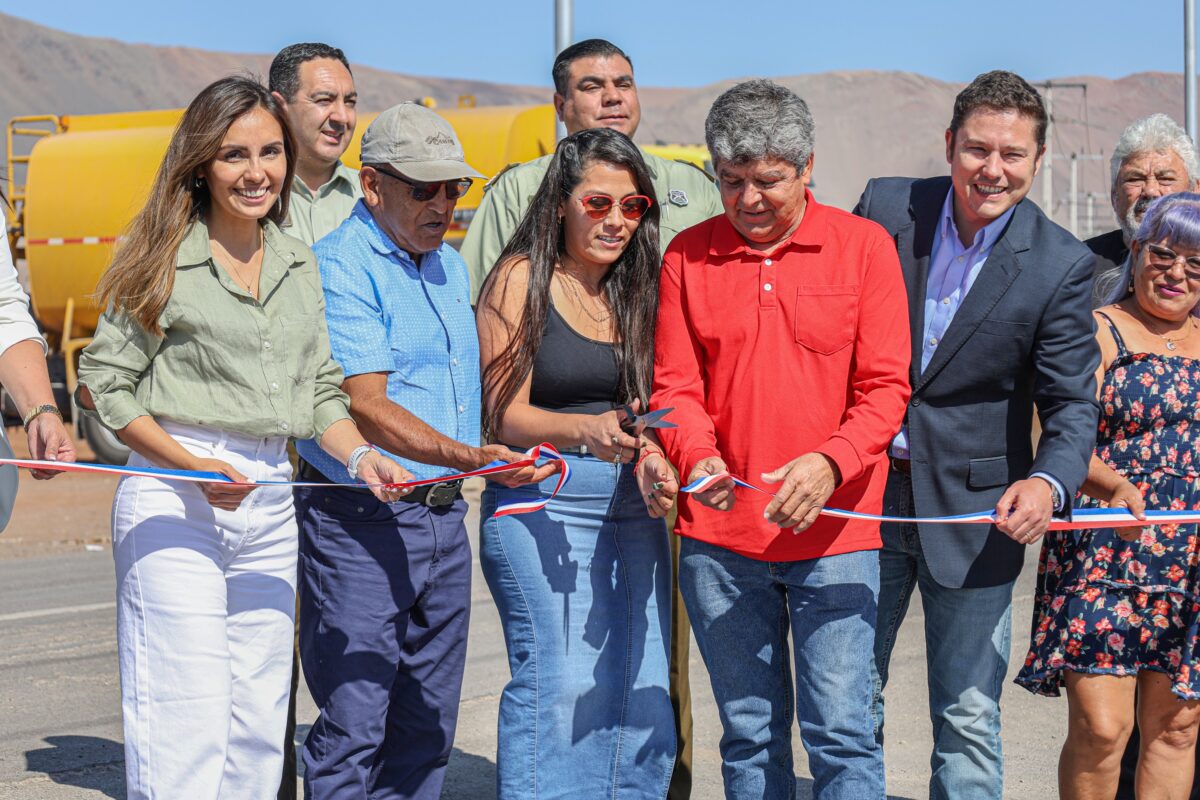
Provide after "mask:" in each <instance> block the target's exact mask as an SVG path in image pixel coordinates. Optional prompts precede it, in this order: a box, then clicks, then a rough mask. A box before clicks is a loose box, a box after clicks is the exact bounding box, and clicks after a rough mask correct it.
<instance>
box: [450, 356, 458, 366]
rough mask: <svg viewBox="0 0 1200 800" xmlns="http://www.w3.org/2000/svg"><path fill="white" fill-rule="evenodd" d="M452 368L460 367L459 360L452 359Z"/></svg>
mask: <svg viewBox="0 0 1200 800" xmlns="http://www.w3.org/2000/svg"><path fill="white" fill-rule="evenodd" d="M450 366H452V367H457V366H458V359H457V358H452V359H450Z"/></svg>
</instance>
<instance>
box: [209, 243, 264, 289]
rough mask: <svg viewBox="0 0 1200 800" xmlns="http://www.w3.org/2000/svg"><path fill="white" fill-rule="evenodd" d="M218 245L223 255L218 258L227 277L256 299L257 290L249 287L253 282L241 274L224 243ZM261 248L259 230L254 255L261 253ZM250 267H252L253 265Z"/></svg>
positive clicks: (238, 266) (239, 267)
mask: <svg viewBox="0 0 1200 800" xmlns="http://www.w3.org/2000/svg"><path fill="white" fill-rule="evenodd" d="M220 247H221V253H222V255H223V258H221V259H220V260H221V261H222V262H223V263H222V265H221V266H223V267H224V268H225V273H226V274H227V275H229V277H231V278H233V282H234V283H235V284H237V286H238V287H239V288H242V289H245V290H246V292H247V293H248V294H249V295H250V296H251V297H253V298H255V299H257V298H258V292H256V291H254V289H253V288H251V287H252V283H253V282H252V281H250V280H249V279H247V278H246V277H245V276H243V275H242V270H241V266H240V265H238V262H237V259H235V258H234V257H233V256H231V255H230V254H229V251H228V250H227V249H225V245H220ZM262 248H263V237H262V231H261V230H260V231H259V234H258V250H257V251H256V253H255V255H258V254H261V253H262ZM214 255H215V254H214ZM251 259H253V256H251ZM251 269H253V267H252V268H251Z"/></svg>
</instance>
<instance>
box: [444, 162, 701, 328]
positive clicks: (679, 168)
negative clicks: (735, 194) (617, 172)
mask: <svg viewBox="0 0 1200 800" xmlns="http://www.w3.org/2000/svg"><path fill="white" fill-rule="evenodd" d="M642 156H643V157H644V158H645V159H646V166H647V167H648V168H649V169H650V178H651V180H653V182H654V197H655V200H657V201H658V204H659V223H658V229H659V247H660V249H661V250H662V252H666V250H667V245H669V244H670V243H671V240H672V239H674V238H675V234H677V233H679V232H680V231H683V230H686V229H687V228H690V227H692V226H693V225H696V224H699V223H701V222H703V221H704V220H706V219H708V218H710V217H715V216H717V215H718V214H721V213H724V209H722V208H721V198H720V196H719V195H718V194H717V187H716V184H715V183H714V182H713V179H712V178H711V177H710V176H709V175H708V174H707V173H706V172H704V170H702V169H700V168H699V167H696V166H695V165H693V164H689V163H686V162H683V161H669V160H667V159H665V158H661V157H659V156H656V155H651V154H650V153H647V152H645V151H642ZM553 157H554V156H553V155H546V156H542V157H541V158H538V159H534V160H533V161H529V162H527V163H525V164H519V165H517V166H515V167H509V168H508V169H505V170H504V171H503V172H501V173H500V174H499V175H497V176H496V177H495V178H493V179H492V180H491V182H489V184H488V186H487V187H486V188H485V191H484V195H483V200H482V201H481V202H480V203H479V209H478V210H477V211H476V212H475V218H474V219H473V220H471V227H470V228H469V229H468V230H467V236H466V238H465V239H464V240H463V244H462V249H461V252H462V257H463V259H464V260H466V262H467V269H468V271H469V272H470V274H471V303H472V304H474V303H475V302H476V301H477V300H478V299H479V290H480V288H481V287H482V286H483V280H484V278H486V277H487V274H488V272H490V271H491V269H492V267H493V266H495V264H496V259H498V258H499V257H500V252H501V251H502V250H503V249H504V245H506V244H508V240H509V238H510V237H511V236H512V235H513V233H514V232H516V230H517V225H519V224H520V222H521V218H522V217H523V216H525V211H526V210H527V209H528V208H529V204H530V202H532V201H533V195H534V194H535V193H536V192H537V189H538V187H539V186H540V185H541V183H542V178H544V177H545V176H546V171H547V170H548V169H549V168H550V159H551V158H553Z"/></svg>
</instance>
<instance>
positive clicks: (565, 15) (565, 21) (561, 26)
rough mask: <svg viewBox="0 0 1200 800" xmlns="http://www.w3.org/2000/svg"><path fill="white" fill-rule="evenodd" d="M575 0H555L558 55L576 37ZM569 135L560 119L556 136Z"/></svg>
mask: <svg viewBox="0 0 1200 800" xmlns="http://www.w3.org/2000/svg"><path fill="white" fill-rule="evenodd" d="M574 15H575V9H574V0H554V55H555V56H557V55H558V54H559V53H561V52H562V51H563V50H566V49H567V48H568V47H570V46H571V42H572V41H573V39H574V38H575V36H574V32H573V30H572V29H573V28H574V27H575V25H574ZM566 135H567V127H566V126H565V125H563V124H562V121H561V120H560V121H558V122H557V123H556V124H555V126H554V138H555V139H562V138H563V137H564V136H566Z"/></svg>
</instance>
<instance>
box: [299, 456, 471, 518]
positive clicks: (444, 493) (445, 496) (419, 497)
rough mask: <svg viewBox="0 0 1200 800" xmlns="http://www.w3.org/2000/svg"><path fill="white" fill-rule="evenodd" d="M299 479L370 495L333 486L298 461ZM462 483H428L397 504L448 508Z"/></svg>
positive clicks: (457, 494)
mask: <svg viewBox="0 0 1200 800" xmlns="http://www.w3.org/2000/svg"><path fill="white" fill-rule="evenodd" d="M299 477H300V480H301V481H304V482H305V483H328V484H329V485H331V486H337V487H338V488H339V489H346V490H348V491H351V492H366V493H367V494H370V492H371V490H370V489H365V488H363V487H361V486H342V485H341V484H335V483H334V482H333V481H331V480H329V478H326V477H325V473H323V472H321V470H319V469H317V468H316V467H314V466H313V465H312V464H310V463H308V462H307V461H305V460H304V459H303V458H302V459H300V469H299ZM462 484H463V482H462V481H461V480H457V481H442V482H441V483H429V484H426V485H424V486H418V487H417V488H416V489H413V490H412V492H411V493H410V494H406V495H405V496H404V497H401V498H399V499H398V500H397V501H396V502H397V503H418V504H420V505H423V506H428V507H430V508H440V507H442V506H448V505H450V504H452V503H453V502H454V501H455V500H457V499H458V498H459V497H460V495H461V490H462Z"/></svg>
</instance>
